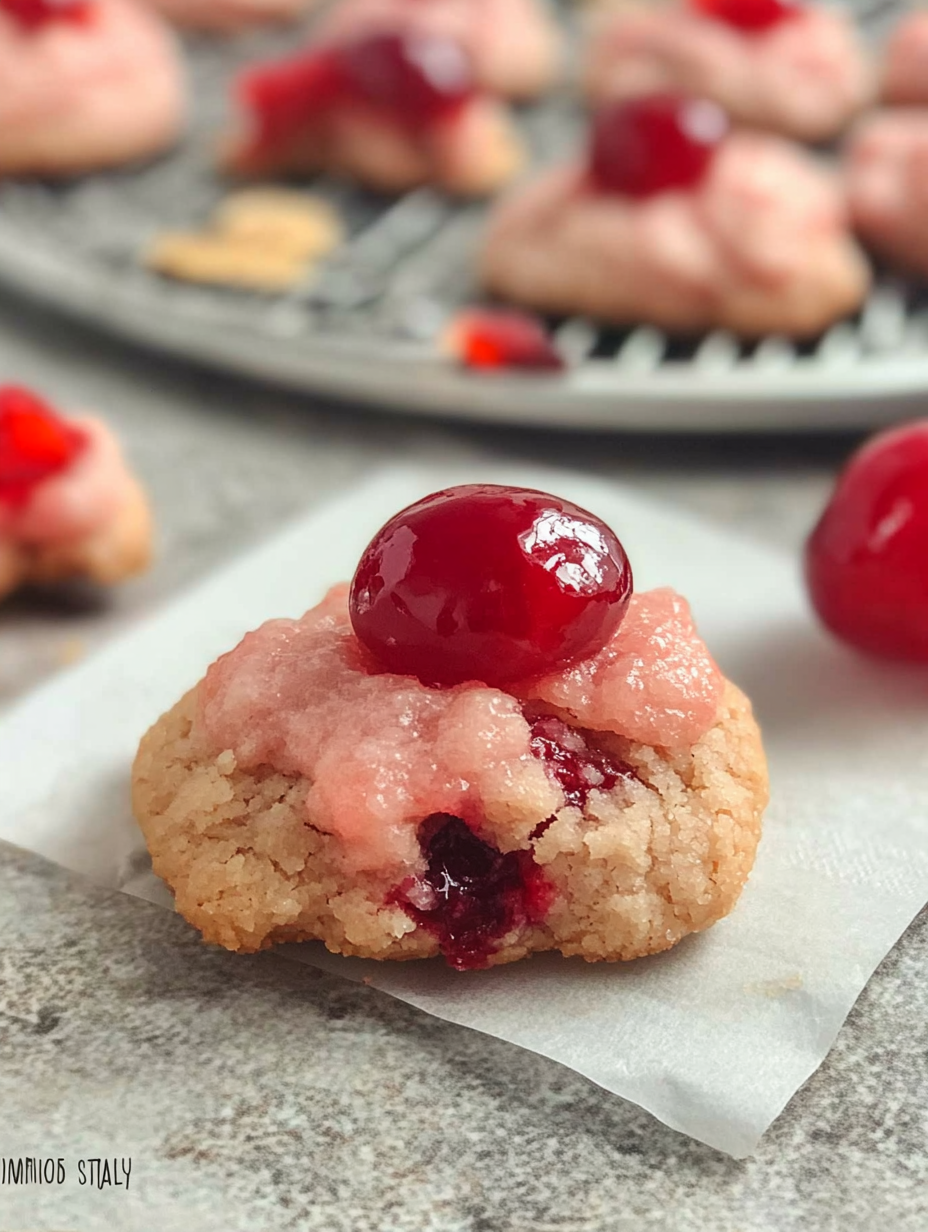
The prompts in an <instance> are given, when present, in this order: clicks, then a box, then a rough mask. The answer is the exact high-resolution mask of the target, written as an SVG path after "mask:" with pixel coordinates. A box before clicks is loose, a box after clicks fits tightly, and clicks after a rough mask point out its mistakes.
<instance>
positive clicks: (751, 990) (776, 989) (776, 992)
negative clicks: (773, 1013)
mask: <svg viewBox="0 0 928 1232" xmlns="http://www.w3.org/2000/svg"><path fill="white" fill-rule="evenodd" d="M802 987H803V980H802V976H801V975H800V974H799V973H798V972H797V973H796V974H795V975H784V976H782V977H781V978H780V979H778V980H759V981H758V982H757V983H756V984H745V986H744V991H745V992H746V993H748V994H750V995H751V996H755V997H782V996H783V995H784V994H785V993H788V992H796V991H797V990H798V989H800V988H802Z"/></svg>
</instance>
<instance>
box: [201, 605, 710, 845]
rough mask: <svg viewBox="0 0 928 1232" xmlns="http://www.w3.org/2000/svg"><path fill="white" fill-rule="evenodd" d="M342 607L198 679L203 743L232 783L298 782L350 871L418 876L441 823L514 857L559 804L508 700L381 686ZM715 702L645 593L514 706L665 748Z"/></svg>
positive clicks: (670, 623)
mask: <svg viewBox="0 0 928 1232" xmlns="http://www.w3.org/2000/svg"><path fill="white" fill-rule="evenodd" d="M347 594H348V588H347V586H344V585H343V586H338V587H335V588H334V589H333V590H331V591H330V592H329V594H328V595H327V596H326V598H325V599H324V600H323V602H322V603H321V604H319V606H318V607H315V608H313V609H312V610H311V611H310V612H308V613H307V614H306V615H305V616H304V617H302V618H301V619H300V620H274V621H270V622H269V623H267V624H265V625H262V626H261V628H259V629H257V630H256V631H255V632H253V633H249V634H248V635H247V636H246V637H245V638H244V639H243V641H242V642H241V643H240V644H239V645H238V646H237V647H236V648H235V649H234V650H233V651H231V652H230V653H229V654H226V655H224V656H223V657H222V658H221V659H219V660H218V661H217V662H216V663H214V664H213V665H212V666H211V667H210V669H209V671H208V672H207V675H206V679H205V681H204V683H203V685H202V687H201V690H200V722H201V723H202V724H203V727H204V730H205V732H206V735H207V737H208V739H209V741H210V743H211V744H212V745H213V747H214V748H216V749H217V750H220V751H224V750H226V749H230V750H231V751H232V752H233V753H234V755H235V757H236V761H237V763H238V765H239V766H241V767H242V768H244V769H251V770H254V769H257V768H258V767H259V766H265V765H266V766H272V767H274V768H275V769H276V770H278V771H281V772H283V773H287V774H300V775H303V776H305V777H306V778H307V779H309V780H310V781H311V784H312V785H311V787H310V788H309V793H308V798H307V805H308V809H309V811H310V813H311V816H312V818H313V824H314V825H315V826H317V827H318V828H320V829H323V830H325V831H327V832H330V833H333V834H337V835H338V836H340V837H341V839H342V840H343V841H344V847H345V858H346V861H347V862H348V863H349V864H350V865H351V866H353V867H355V868H364V869H378V868H384V867H389V866H392V865H403V864H406V865H410V866H415V865H417V863H419V862H420V861H421V855H420V852H419V846H418V842H417V839H416V828H417V826H418V824H419V823H420V822H421V821H422V820H423V819H424V818H425V817H427V816H429V815H430V814H432V813H439V812H446V813H452V814H455V815H456V816H459V817H463V818H464V819H465V820H470V821H471V822H472V823H473V824H475V825H476V826H478V827H479V828H480V829H481V831H482V832H483V833H485V834H487V835H488V837H490V838H491V840H492V841H493V842H495V843H496V845H497V846H499V847H500V849H501V850H504V851H505V850H511V849H513V848H515V847H518V846H524V845H525V844H526V842H527V839H528V836H529V835H530V834H531V832H532V830H534V828H535V827H536V826H537V825H538V823H539V822H541V821H544V820H545V819H546V818H547V817H549V816H550V815H551V813H553V812H554V811H555V810H556V809H557V808H558V807H559V806H560V804H561V803H562V802H563V798H562V796H561V792H560V789H559V788H558V787H557V786H556V785H555V784H554V783H553V781H552V780H550V779H549V778H548V776H547V773H546V771H545V769H544V765H543V763H542V762H541V761H540V760H538V759H537V758H536V757H534V756H533V754H532V752H531V749H530V745H529V740H530V731H529V726H528V723H527V722H526V720H525V718H524V717H523V714H522V707H521V703H520V701H519V700H517V699H516V698H515V697H513V696H511V695H510V694H508V693H504V692H501V691H500V690H498V689H490V688H487V687H486V686H484V685H481V684H476V683H474V684H464V685H459V686H458V687H456V688H452V689H435V688H430V687H428V686H426V685H423V684H421V683H420V682H419V681H418V680H416V679H414V678H412V677H407V676H396V675H392V674H389V673H384V672H380V671H378V669H377V666H376V664H375V663H373V662H372V660H371V659H370V657H369V656H368V655H367V653H366V652H365V651H364V650H363V648H362V647H361V645H360V644H359V642H358V641H357V639H356V638H355V636H354V633H353V632H352V629H351V625H350V621H349V617H348V608H347ZM721 687H722V682H721V677H720V675H719V672H718V669H717V668H716V667H715V665H714V663H713V662H712V659H711V658H710V656H709V654H708V652H707V651H706V649H705V647H704V646H703V645H702V643H701V642H700V641H699V639H698V637H697V636H696V634H695V632H694V630H693V626H692V622H691V621H690V618H689V610H688V608H687V606H686V604H685V602H684V601H683V600H682V599H680V598H679V597H678V596H676V595H675V594H674V593H673V592H672V591H655V592H651V593H649V594H644V595H637V596H635V597H634V598H633V599H632V603H631V607H630V608H629V612H628V614H627V616H626V618H625V622H624V623H623V625H622V627H621V629H620V630H619V632H618V634H617V635H616V637H615V638H614V639H613V642H612V643H610V646H609V647H607V648H606V649H605V650H604V651H603V652H602V654H601V655H600V656H598V657H597V658H596V659H595V660H592V661H590V663H588V664H582V665H578V666H577V667H575V668H574V669H572V670H571V671H569V672H565V673H563V674H562V675H561V676H558V677H552V678H549V679H547V680H545V681H542V682H539V683H537V684H536V685H535V686H534V687H533V688H532V689H531V690H530V691H528V693H527V694H526V695H527V696H532V697H537V698H541V697H545V698H550V699H551V700H552V702H553V704H555V705H557V706H558V707H560V708H562V709H564V710H569V711H570V712H571V713H577V712H578V711H581V712H582V715H580V714H578V718H579V719H580V722H581V723H583V724H586V723H587V719H588V718H589V719H590V720H591V721H590V722H589V723H588V725H589V726H591V727H596V728H601V729H603V730H613V731H618V732H620V733H622V734H625V735H629V736H632V737H633V738H636V739H641V738H643V739H647V740H649V741H651V742H653V743H668V744H675V743H680V742H683V743H687V742H688V743H692V742H693V741H694V740H695V739H697V738H698V737H699V735H701V734H702V732H704V731H705V730H706V729H707V728H708V727H709V726H710V725H711V723H712V721H713V719H714V717H715V713H716V710H717V707H718V700H719V696H720V691H721ZM611 706H614V707H615V716H614V719H613V721H610V717H609V713H608V712H609V708H610V707H611ZM575 707H576V708H577V709H576V710H575V709H574V708H575Z"/></svg>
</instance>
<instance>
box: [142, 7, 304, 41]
mask: <svg viewBox="0 0 928 1232" xmlns="http://www.w3.org/2000/svg"><path fill="white" fill-rule="evenodd" d="M147 3H148V4H150V5H151V6H152V8H155V9H157V10H158V11H159V12H161V13H163V14H164V16H165V17H167V18H168V20H169V21H172V22H175V23H176V24H177V25H178V26H188V27H190V28H191V29H194V30H211V31H215V32H217V33H222V34H234V33H237V32H238V31H239V30H245V29H248V28H249V27H251V26H260V25H267V24H269V23H275V22H292V21H296V20H297V18H299V17H300V16H301V15H302V14H303V13H305V12H306V11H307V10H308V9H309V8H310V7H311V6H312V5H313V4H314V3H315V0H147Z"/></svg>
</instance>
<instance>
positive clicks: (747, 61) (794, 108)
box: [585, 0, 876, 142]
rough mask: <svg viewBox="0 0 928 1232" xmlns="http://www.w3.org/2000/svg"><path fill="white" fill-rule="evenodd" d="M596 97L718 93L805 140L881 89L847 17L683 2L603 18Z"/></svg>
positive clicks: (746, 119)
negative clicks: (659, 93)
mask: <svg viewBox="0 0 928 1232" xmlns="http://www.w3.org/2000/svg"><path fill="white" fill-rule="evenodd" d="M585 76H586V86H587V89H588V91H589V93H590V94H591V96H592V97H593V98H594V99H597V100H603V99H607V98H615V97H627V96H629V95H636V94H641V93H645V92H648V93H650V92H654V91H659V90H673V91H682V92H684V93H689V94H697V95H700V96H702V97H704V98H712V99H714V100H715V101H716V102H718V103H720V104H721V105H722V106H723V107H725V109H726V110H727V111H728V112H729V114H730V115H731V117H732V118H733V119H734V120H737V121H738V122H740V123H744V124H749V125H752V126H754V127H758V128H763V129H769V130H771V131H773V132H778V133H782V134H783V135H784V136H787V137H795V138H797V139H799V140H801V141H813V142H817V141H826V140H828V139H830V138H832V137H835V136H836V135H837V134H838V133H839V132H840V131H841V130H842V129H843V128H844V127H845V126H846V124H847V123H848V121H849V120H850V119H851V118H852V117H853V116H855V115H856V114H857V113H858V112H859V111H861V110H862V109H863V108H864V107H865V106H866V105H867V104H868V103H869V102H870V101H871V100H872V98H873V97H874V95H875V93H876V74H875V71H874V69H873V66H872V65H871V63H870V61H869V59H868V57H867V55H866V54H865V51H864V48H863V45H862V43H861V41H860V39H859V37H858V35H857V33H856V30H855V28H854V24H853V20H852V19H851V18H850V17H848V16H847V15H846V14H844V13H842V12H840V11H838V10H834V9H830V8H825V7H823V6H821V5H817V4H814V3H813V4H803V3H792V2H791V0H681V2H680V3H674V4H660V5H655V4H651V5H647V6H637V7H634V8H632V7H629V8H623V9H622V10H620V11H618V12H609V13H606V14H605V15H603V17H602V19H601V20H600V21H599V22H597V23H596V24H595V25H594V29H593V32H592V37H591V39H590V44H589V51H588V55H587V64H586V72H585Z"/></svg>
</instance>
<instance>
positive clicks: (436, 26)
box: [316, 0, 562, 99]
mask: <svg viewBox="0 0 928 1232" xmlns="http://www.w3.org/2000/svg"><path fill="white" fill-rule="evenodd" d="M401 27H415V28H417V29H421V30H424V31H427V32H429V33H431V34H436V35H441V36H442V37H444V38H450V39H454V40H455V41H456V42H458V43H460V44H461V45H462V46H463V47H465V48H466V49H467V51H468V52H469V53H470V55H471V57H472V58H473V62H474V71H475V74H476V77H477V80H478V81H479V82H480V84H481V85H482V86H483V87H484V88H485V89H487V90H489V91H490V92H491V93H493V94H498V95H500V96H501V97H503V98H513V99H526V98H534V97H535V96H536V95H538V94H541V93H543V92H544V91H545V90H547V89H550V87H551V86H552V85H553V84H554V83H555V81H556V79H557V77H558V75H559V72H560V69H561V61H562V36H561V32H560V30H559V29H558V27H557V25H556V24H555V23H554V21H553V20H552V18H551V16H550V13H549V12H548V10H547V8H546V7H545V5H544V0H341V3H340V4H337V5H335V6H334V7H333V8H331V9H330V10H329V11H328V13H327V14H326V16H325V17H324V18H323V19H322V21H321V23H320V25H319V26H318V27H317V29H316V33H317V36H318V38H320V39H321V40H323V41H335V42H343V41H345V40H346V39H350V38H355V37H357V36H358V35H359V34H362V33H367V32H369V31H373V30H384V29H396V28H401Z"/></svg>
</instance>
